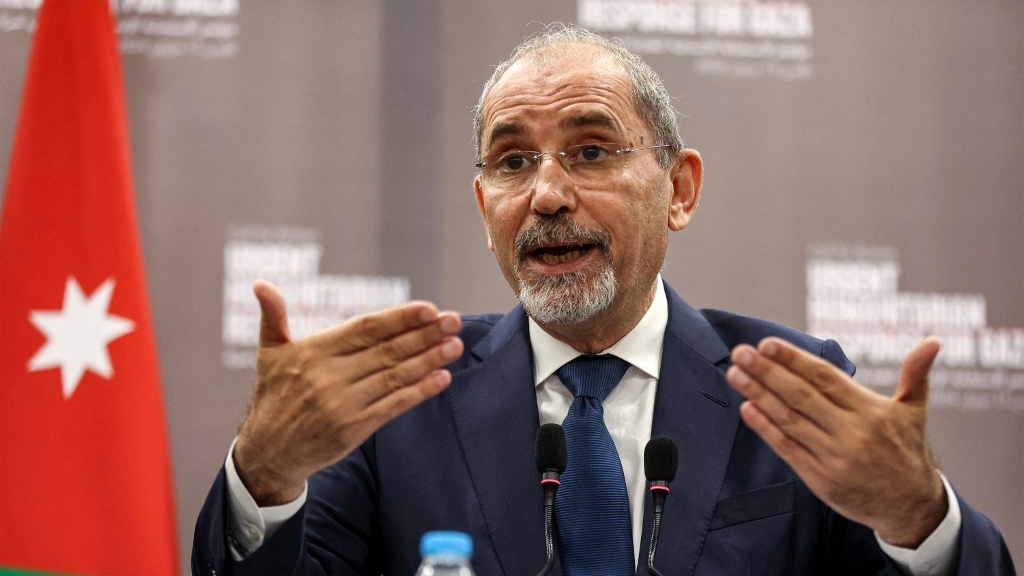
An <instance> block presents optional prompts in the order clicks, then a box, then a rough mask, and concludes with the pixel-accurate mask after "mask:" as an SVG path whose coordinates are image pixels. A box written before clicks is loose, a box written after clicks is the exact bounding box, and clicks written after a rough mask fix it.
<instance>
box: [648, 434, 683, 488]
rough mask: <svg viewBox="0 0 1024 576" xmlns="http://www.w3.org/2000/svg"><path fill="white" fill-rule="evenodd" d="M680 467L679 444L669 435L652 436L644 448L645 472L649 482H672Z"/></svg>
mask: <svg viewBox="0 0 1024 576" xmlns="http://www.w3.org/2000/svg"><path fill="white" fill-rule="evenodd" d="M677 468H679V445H678V444H676V441H675V440H673V439H671V438H669V437H668V436H658V437H657V438H651V441H650V442H648V443H647V446H646V447H645V448H644V473H645V474H646V475H647V481H648V482H654V481H656V480H661V481H663V482H671V481H673V480H675V478H676V469H677Z"/></svg>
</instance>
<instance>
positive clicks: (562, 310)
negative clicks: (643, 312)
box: [513, 214, 617, 324]
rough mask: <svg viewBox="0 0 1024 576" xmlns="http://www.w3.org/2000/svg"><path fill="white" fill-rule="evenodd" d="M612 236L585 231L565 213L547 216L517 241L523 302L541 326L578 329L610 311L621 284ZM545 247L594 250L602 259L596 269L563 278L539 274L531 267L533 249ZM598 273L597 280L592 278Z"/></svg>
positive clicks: (520, 292) (566, 275) (602, 232)
mask: <svg viewBox="0 0 1024 576" xmlns="http://www.w3.org/2000/svg"><path fill="white" fill-rule="evenodd" d="M609 238H610V237H609V235H608V233H607V232H604V231H603V230H599V229H592V228H583V227H582V226H580V225H579V224H577V223H575V222H573V221H572V220H570V219H569V217H568V216H566V215H565V214H559V215H558V216H548V217H544V218H543V219H541V220H539V221H538V222H537V223H536V224H534V225H532V226H530V227H529V228H526V229H524V230H523V231H521V232H520V233H519V234H518V235H517V236H516V246H515V248H516V264H515V267H514V268H513V271H514V272H515V275H516V278H517V279H518V281H519V302H520V303H521V304H522V305H523V309H524V310H526V313H527V314H529V315H530V317H531V318H533V319H534V320H535V321H536V322H539V323H541V324H578V323H581V322H584V321H587V320H590V319H592V318H594V317H595V316H597V315H598V314H599V313H600V312H602V311H604V310H605V309H607V308H608V307H609V306H611V304H612V301H613V300H614V299H615V293H616V287H617V282H616V279H615V272H614V270H613V269H612V264H611V258H610V256H609V255H608V241H609ZM545 243H557V244H563V245H579V246H590V250H600V251H601V254H602V256H603V258H602V259H601V260H600V262H599V263H598V264H597V266H599V269H598V270H594V266H590V267H587V268H585V269H581V270H574V271H572V272H567V273H565V274H558V275H547V274H535V273H533V272H532V271H531V270H530V269H529V267H528V266H527V258H528V256H529V254H528V250H529V248H530V247H531V246H538V245H541V244H545ZM595 274H596V278H591V276H594V275H595Z"/></svg>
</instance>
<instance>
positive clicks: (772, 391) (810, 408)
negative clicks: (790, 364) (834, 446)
mask: <svg viewBox="0 0 1024 576" xmlns="http://www.w3.org/2000/svg"><path fill="white" fill-rule="evenodd" d="M732 360H733V363H734V365H733V368H732V369H730V370H731V371H732V372H733V380H732V381H734V382H735V383H736V384H739V385H744V384H745V389H744V388H737V390H738V391H739V392H740V393H742V394H743V395H744V396H746V397H747V398H749V399H750V400H752V401H754V402H755V403H756V404H757V405H758V406H759V408H760V409H761V410H762V411H763V412H764V413H765V414H766V415H767V416H768V417H770V418H771V419H772V420H773V421H774V422H776V423H777V424H778V425H779V426H781V427H783V428H784V429H785V430H786V432H787V433H789V434H796V433H799V431H800V427H801V426H803V424H801V423H800V419H806V420H808V421H809V422H810V423H813V425H814V426H815V427H817V428H818V429H819V430H822V431H825V432H829V433H834V432H835V431H836V430H837V429H841V428H842V427H843V426H844V425H845V422H844V421H845V414H843V413H842V411H843V408H842V407H839V406H836V405H835V404H833V403H832V402H831V400H829V398H827V397H826V396H824V395H823V394H822V393H821V391H820V390H819V389H818V387H817V386H816V385H814V384H813V383H811V382H808V381H807V380H806V379H805V378H804V377H802V376H800V375H798V374H795V373H793V372H791V371H790V370H789V369H788V368H787V367H785V366H783V365H781V364H779V363H777V362H775V361H773V360H772V359H771V358H768V357H766V356H764V355H763V354H761V352H760V351H758V350H755V349H754V348H753V347H751V346H749V345H746V344H743V345H740V346H737V347H736V348H734V349H733V353H732ZM744 376H745V377H746V378H748V379H750V382H744V381H743V377H744Z"/></svg>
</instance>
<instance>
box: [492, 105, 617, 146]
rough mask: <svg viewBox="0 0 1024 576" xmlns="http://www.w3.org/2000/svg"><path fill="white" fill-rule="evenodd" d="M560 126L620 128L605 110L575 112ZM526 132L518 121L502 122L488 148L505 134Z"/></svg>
mask: <svg viewBox="0 0 1024 576" xmlns="http://www.w3.org/2000/svg"><path fill="white" fill-rule="evenodd" d="M558 127H559V128H561V129H562V130H578V129H580V128H591V127H598V128H607V129H608V130H618V129H619V127H618V125H617V124H616V122H615V120H614V119H612V117H611V116H608V115H607V114H604V113H603V112H585V113H583V114H574V115H572V116H569V117H568V118H563V119H561V120H559V121H558ZM524 133H526V129H525V128H523V126H522V125H521V124H518V123H516V122H501V123H499V124H497V125H496V126H495V127H494V129H493V130H492V131H491V134H490V137H489V138H488V139H487V148H490V147H492V146H494V143H495V142H497V141H498V140H500V139H502V138H504V137H505V136H519V135H522V134H524Z"/></svg>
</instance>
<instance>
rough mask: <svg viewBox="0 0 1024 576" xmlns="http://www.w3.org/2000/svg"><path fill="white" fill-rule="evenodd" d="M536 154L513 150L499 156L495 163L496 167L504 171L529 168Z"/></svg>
mask: <svg viewBox="0 0 1024 576" xmlns="http://www.w3.org/2000/svg"><path fill="white" fill-rule="evenodd" d="M536 156H537V153H536V152H527V151H524V150H512V151H510V152H505V153H504V154H502V155H501V156H499V157H498V160H497V161H496V162H495V163H494V164H495V168H496V169H497V170H500V171H502V172H520V171H522V170H525V169H527V168H529V167H530V164H531V163H533V159H534V158H535V157H536Z"/></svg>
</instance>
